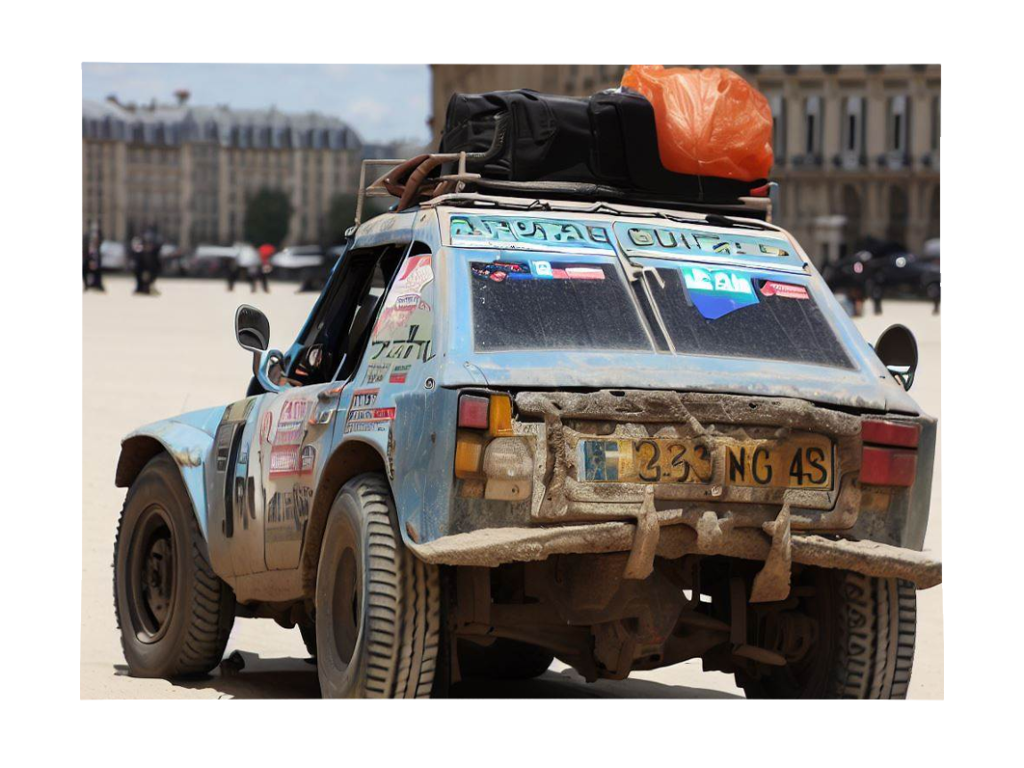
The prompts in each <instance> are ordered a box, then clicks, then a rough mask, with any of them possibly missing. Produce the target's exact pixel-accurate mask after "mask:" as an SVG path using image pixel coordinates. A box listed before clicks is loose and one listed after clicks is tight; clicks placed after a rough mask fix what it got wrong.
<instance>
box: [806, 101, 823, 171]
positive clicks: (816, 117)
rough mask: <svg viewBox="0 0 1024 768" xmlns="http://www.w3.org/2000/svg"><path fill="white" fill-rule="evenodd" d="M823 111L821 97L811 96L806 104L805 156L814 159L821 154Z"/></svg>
mask: <svg viewBox="0 0 1024 768" xmlns="http://www.w3.org/2000/svg"><path fill="white" fill-rule="evenodd" d="M823 111H824V107H823V104H822V102H821V97H820V96H810V97H808V98H807V100H806V101H805V102H804V154H806V155H809V156H812V157H813V156H815V155H820V154H821V129H822V113H823Z"/></svg>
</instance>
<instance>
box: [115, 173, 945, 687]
mask: <svg viewBox="0 0 1024 768" xmlns="http://www.w3.org/2000/svg"><path fill="white" fill-rule="evenodd" d="M435 161H436V162H435ZM442 161H443V162H454V161H453V158H452V157H451V156H446V157H441V158H440V159H438V158H437V157H436V156H431V157H430V158H428V159H427V160H426V163H427V164H430V163H433V164H434V167H435V168H437V167H440V166H439V163H440V162H442ZM423 162H424V161H423V159H422V158H420V159H417V163H416V164H414V165H415V167H422V165H423ZM410 167H412V166H410ZM410 167H407V168H406V169H405V171H404V172H403V173H404V174H405V175H404V176H402V174H399V176H402V178H404V180H405V182H404V183H399V182H396V181H395V176H394V175H392V176H386V177H385V178H383V179H381V180H379V181H378V182H376V183H374V184H372V185H370V186H369V187H368V191H369V193H370V194H381V195H383V194H387V193H388V192H390V193H392V194H395V195H397V196H399V197H400V200H399V202H398V204H397V205H396V206H393V209H392V211H390V212H388V213H385V214H382V215H379V216H377V217H375V218H373V219H371V220H370V221H367V222H365V223H363V224H362V225H360V226H358V227H356V228H355V229H353V230H351V231H350V235H349V238H348V243H347V247H346V249H345V251H344V253H343V255H342V256H341V258H340V259H339V261H338V263H337V265H336V266H335V268H334V270H333V272H332V273H331V276H330V278H329V280H328V282H327V285H326V287H325V288H324V290H323V292H322V294H321V295H320V297H319V299H318V300H317V301H316V303H315V305H314V306H313V308H312V311H311V312H310V315H309V319H308V321H307V322H306V324H305V326H304V327H303V329H302V331H301V333H300V334H299V336H298V338H297V339H295V341H294V343H292V344H291V345H290V346H289V347H288V348H287V350H286V351H284V352H281V351H278V350H276V349H273V348H272V347H271V345H270V324H269V322H268V320H267V319H266V317H264V315H263V314H262V313H261V312H260V311H259V310H257V309H255V308H253V307H248V306H243V307H240V308H239V310H238V313H237V316H236V329H235V330H236V334H237V337H238V341H239V343H240V344H241V345H242V347H244V348H245V349H246V350H248V351H250V352H252V355H253V361H254V376H253V378H252V380H251V384H250V387H249V390H248V392H247V393H243V392H241V391H240V392H239V400H238V401H237V402H234V403H231V404H229V405H227V406H218V407H216V408H209V409H206V410H202V411H197V412H193V413H188V414H185V415H182V416H177V417H174V418H171V419H167V420H165V421H160V422H156V423H154V424H152V425H150V426H147V427H143V428H142V429H139V430H137V431H136V432H133V433H132V434H130V435H128V436H127V437H126V438H125V440H124V443H123V446H122V451H121V456H120V461H119V463H118V467H117V484H118V485H119V486H122V487H126V488H128V489H129V490H128V494H127V499H126V501H125V505H124V511H123V513H122V517H121V523H120V528H119V532H118V538H117V547H116V557H115V592H116V608H117V615H118V618H119V623H120V627H121V632H122V637H123V644H124V653H125V657H126V659H127V661H128V665H129V668H130V670H131V673H132V674H134V675H140V676H156V677H167V678H174V677H178V676H186V675H191V674H198V673H205V672H207V671H209V670H211V669H213V668H214V667H216V666H217V665H218V663H219V662H220V661H221V658H222V654H223V652H224V648H225V643H226V642H227V638H228V634H229V632H230V630H231V626H232V622H233V620H234V618H235V616H245V617H266V618H269V619H273V620H275V621H276V622H277V623H278V624H280V625H282V626H284V627H295V626H298V627H299V629H300V630H301V632H302V636H303V638H304V639H305V641H306V644H307V647H308V649H309V652H310V654H311V655H313V656H315V658H316V663H317V669H318V673H319V679H320V684H321V689H322V692H323V694H324V695H325V696H356V697H360V696H384V697H393V696H394V697H404V696H428V695H431V694H433V695H438V694H443V693H444V692H445V691H446V690H447V688H448V686H449V685H450V684H452V683H453V682H457V681H458V680H460V679H468V678H478V679H479V678H492V679H494V678H505V679H508V678H520V679H522V678H529V677H533V676H536V675H539V674H541V673H542V672H543V671H544V670H545V669H547V668H548V666H549V664H550V663H551V662H552V660H553V658H555V657H557V658H558V659H560V660H562V661H563V662H565V663H566V664H569V665H571V666H572V667H574V668H575V669H577V670H578V671H579V672H580V673H581V674H582V675H583V676H584V677H585V678H586V679H587V680H596V679H599V678H624V677H626V676H627V675H629V673H630V672H631V671H632V670H646V669H654V668H657V667H662V666H667V665H671V664H677V663H679V662H681V661H684V660H687V659H693V658H701V659H702V660H703V664H704V668H705V669H708V670H722V671H725V672H728V673H734V674H735V676H736V679H737V682H738V683H739V685H740V686H742V687H743V688H744V689H745V690H746V692H747V694H748V695H751V696H762V697H808V696H810V697H833V696H845V697H855V698H869V697H870V698H879V697H881V698H890V697H891V698H899V697H904V696H906V693H907V688H908V684H909V680H910V674H911V667H912V662H913V655H914V643H915V633H916V622H915V594H916V593H915V590H916V589H924V588H927V587H931V586H933V585H935V584H937V583H939V582H940V581H941V566H940V564H939V563H938V562H936V561H934V560H933V559H931V558H930V557H928V556H927V555H925V554H924V553H922V551H921V550H922V547H923V543H924V535H925V528H926V524H927V519H928V506H929V497H930V492H931V481H932V462H933V455H934V449H935V434H936V429H935V428H936V423H935V420H934V419H932V418H930V417H928V416H927V415H925V414H924V413H923V412H922V411H921V409H920V407H919V406H918V405H917V404H916V403H915V402H914V400H912V399H911V398H910V396H909V395H908V394H907V392H906V389H908V388H909V385H910V384H911V382H912V380H913V376H914V368H915V366H916V346H915V344H914V341H913V337H912V336H911V335H910V333H909V332H908V331H907V329H905V328H902V327H895V328H893V329H890V331H888V332H887V333H886V334H885V335H884V336H883V337H882V338H881V339H880V340H879V341H878V343H877V344H876V345H875V346H874V348H873V347H872V346H871V345H869V344H868V343H867V342H866V341H865V340H864V339H863V338H862V337H861V336H860V334H859V333H858V332H857V330H856V329H855V327H854V326H853V325H852V324H851V322H850V321H849V319H848V318H847V317H846V314H845V313H844V312H843V310H842V309H841V308H840V306H839V304H838V303H837V302H836V300H835V299H834V298H833V296H832V294H831V293H830V292H829V290H828V288H827V287H826V285H825V283H824V282H823V281H822V279H821V277H820V276H819V274H818V273H817V271H816V270H815V268H814V267H813V266H812V264H811V263H810V262H809V260H808V258H807V256H806V254H805V253H804V252H803V250H802V249H801V247H800V246H799V245H798V244H797V243H796V242H795V240H794V239H793V238H792V237H791V236H790V235H789V234H788V233H787V232H785V231H784V230H782V229H780V228H779V227H777V226H774V225H773V224H771V223H770V215H769V210H770V205H769V203H768V200H767V199H766V198H744V199H740V200H736V201H735V202H734V203H733V204H730V205H724V204H722V205H718V204H715V205H701V204H693V205H688V204H684V203H681V204H677V205H671V206H670V205H655V204H647V205H637V204H630V203H627V202H623V201H621V200H615V199H611V200H610V199H607V198H606V197H601V196H600V191H599V190H593V189H590V188H585V187H579V186H575V187H574V186H572V185H568V186H566V185H563V186H557V185H555V186H545V185H530V184H527V183H521V184H516V183H506V184H504V185H503V186H501V185H494V186H490V187H489V186H487V185H486V184H485V183H483V181H482V180H480V179H478V178H477V177H475V176H474V175H473V174H472V173H470V172H468V171H466V170H465V155H461V156H459V158H458V167H457V168H452V169H451V172H450V173H447V174H446V175H440V176H439V175H437V174H436V173H435V175H434V176H430V175H429V173H428V172H427V171H429V169H427V171H424V173H421V174H420V176H419V177H417V176H416V173H415V172H413V173H412V174H411V175H410V174H409V168H410ZM424 178H426V179H433V182H432V184H433V186H432V193H431V194H422V193H421V192H420V191H417V192H416V194H412V195H410V194H409V190H410V189H412V188H413V187H415V186H416V185H418V184H420V183H421V182H423V180H424ZM499 187H500V188H499ZM417 190H418V188H417ZM467 190H475V191H467ZM556 193H557V194H556ZM243 394H245V396H244V397H242V395H243Z"/></svg>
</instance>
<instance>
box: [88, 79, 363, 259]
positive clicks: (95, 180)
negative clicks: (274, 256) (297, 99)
mask: <svg viewBox="0 0 1024 768" xmlns="http://www.w3.org/2000/svg"><path fill="white" fill-rule="evenodd" d="M362 147H363V145H362V142H361V140H360V138H359V136H358V135H357V134H356V133H355V131H354V130H352V129H351V128H350V127H349V126H347V125H346V124H345V123H344V122H342V121H341V120H339V119H337V118H334V117H327V116H324V115H321V114H318V113H305V114H286V113H282V112H279V111H277V110H274V109H270V110H232V109H229V108H227V107H200V106H190V105H188V103H187V100H186V98H185V97H181V98H179V103H178V104H175V105H173V106H168V105H160V104H156V103H153V104H150V105H145V106H138V105H134V104H131V105H125V104H121V103H119V102H117V101H116V100H115V99H108V100H107V101H105V102H95V101H83V103H82V193H83V194H82V229H83V231H85V230H87V229H88V228H89V227H90V226H91V225H92V223H93V222H98V223H99V224H100V226H101V227H102V229H103V232H104V236H105V237H106V238H108V239H114V240H120V241H125V240H127V239H129V238H130V237H132V236H133V235H134V234H139V233H141V232H142V231H143V230H144V229H145V228H146V227H148V226H150V225H156V226H157V227H158V228H159V230H160V233H161V234H162V235H163V237H164V238H165V239H166V240H168V241H173V242H176V243H177V244H178V245H179V246H180V247H181V248H183V249H185V250H188V249H190V248H193V247H195V246H196V245H198V244H200V243H220V244H228V243H231V242H234V241H236V240H240V239H242V238H243V231H242V230H243V221H244V217H245V207H246V202H247V201H248V200H249V199H250V198H251V197H252V196H253V195H254V194H256V192H258V191H259V190H261V189H264V188H269V189H277V190H283V191H284V192H286V193H287V194H288V196H289V198H290V200H291V206H292V211H293V213H292V219H291V222H290V226H289V230H288V239H287V241H286V244H294V243H316V242H318V241H319V240H321V239H322V238H323V236H324V234H325V227H326V216H327V211H328V208H329V206H330V201H331V198H332V197H333V196H334V195H335V194H339V193H340V194H353V193H354V192H355V189H356V185H357V183H358V177H359V162H360V159H361V157H362Z"/></svg>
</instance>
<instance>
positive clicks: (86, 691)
mask: <svg viewBox="0 0 1024 768" xmlns="http://www.w3.org/2000/svg"><path fill="white" fill-rule="evenodd" d="M160 290H161V291H162V294H163V295H162V296H160V297H155V298H147V297H142V296H132V295H131V284H130V283H129V282H128V281H127V280H124V279H110V280H108V289H107V293H106V294H97V293H92V292H90V293H88V294H86V295H85V296H84V299H83V320H84V327H83V344H84V355H83V359H84V364H83V368H84V370H83V391H82V402H83V446H82V454H83V459H82V461H83V471H82V476H83V481H82V483H83V487H82V639H81V696H82V697H83V698H90V699H92V698H217V697H233V698H292V697H315V696H318V695H319V688H318V685H317V678H316V671H315V668H314V667H313V666H311V665H310V664H308V663H307V662H306V660H305V656H306V654H305V650H304V647H303V644H302V640H301V638H300V637H299V633H298V630H297V629H296V630H290V631H289V630H284V629H281V628H280V627H278V626H277V625H276V624H274V623H273V622H270V621H262V620H255V619H239V620H236V622H235V627H234V630H233V632H232V634H231V639H230V641H229V644H228V653H231V652H232V651H235V650H237V651H239V652H240V653H241V654H242V656H243V657H244V659H245V669H244V670H243V671H242V672H240V673H235V674H224V673H222V672H220V671H217V672H215V673H214V674H213V675H212V676H210V677H209V678H207V679H205V680H202V681H198V682H189V683H185V684H171V683H168V682H165V681H161V680H138V679H133V678H130V677H128V676H127V674H126V667H125V664H124V658H123V657H122V655H121V648H120V642H119V638H118V633H117V629H116V624H115V621H114V613H113V605H112V594H111V592H112V587H111V567H110V565H111V560H112V556H113V542H114V532H115V529H116V525H117V517H118V514H119V512H120V509H121V504H122V502H123V500H124V494H125V492H124V490H123V489H119V488H115V487H114V484H113V479H114V468H115V466H116V463H117V455H118V447H119V443H120V438H121V437H122V436H123V435H124V434H125V433H127V432H129V431H130V430H132V429H134V428H135V427H137V426H140V425H142V424H146V423H148V422H151V421H156V420H158V419H161V418H165V417H167V416H171V415H174V414H177V413H181V412H184V411H188V410H194V409H198V408H203V407H208V406H212V405H219V404H224V403H228V402H231V401H233V400H236V399H238V397H240V396H242V395H243V394H244V391H245V387H246V385H247V382H248V379H249V370H250V369H249V365H250V358H249V356H248V355H247V354H246V353H245V352H243V351H242V350H241V349H240V348H239V347H238V346H237V345H236V344H235V340H234V334H233V331H232V322H233V317H234V311H235V307H236V306H237V305H238V304H239V303H242V302H247V301H251V302H252V303H254V304H257V305H258V306H259V307H260V308H261V309H263V310H264V311H265V312H266V313H267V316H268V317H269V318H270V320H271V323H272V327H273V339H272V341H273V343H274V345H275V346H278V347H284V346H286V345H287V344H288V343H290V341H291V340H292V339H293V338H294V337H295V334H296V332H297V331H298V329H299V326H300V325H301V323H302V321H303V320H304V319H305V317H306V314H307V313H308V311H309V308H310V306H311V305H312V302H313V299H314V298H315V296H314V294H308V293H306V294H296V293H295V292H294V286H290V285H281V284H272V285H271V291H272V293H270V294H269V295H264V294H259V295H257V296H256V297H251V296H250V294H249V289H248V287H247V286H245V285H244V284H243V286H242V287H241V288H239V289H236V291H235V292H234V293H228V292H227V291H226V290H225V287H224V285H223V284H222V283H214V282H182V281H172V280H164V281H162V282H161V284H160ZM857 322H858V325H859V326H860V328H861V331H862V333H864V335H865V336H866V337H867V338H868V339H869V340H871V341H873V340H874V339H876V338H877V337H878V335H879V333H880V332H881V331H882V330H883V329H884V328H885V327H886V326H888V325H889V324H891V323H894V322H902V323H904V324H905V325H907V326H909V327H910V328H911V329H912V330H913V331H914V333H915V334H916V335H917V338H918V343H919V345H920V352H921V366H920V368H919V370H918V375H917V381H916V383H915V386H914V390H913V394H914V396H915V397H916V398H917V400H918V402H920V403H921V404H922V406H924V408H925V409H926V410H927V411H929V412H930V413H932V414H934V415H936V416H939V415H940V412H939V405H940V389H939V355H940V345H939V321H938V318H937V317H933V316H932V315H931V308H930V305H925V304H918V303H889V304H887V305H886V308H885V312H884V314H883V315H881V316H880V317H874V316H869V317H866V318H863V319H861V320H858V321H857ZM940 440H941V432H940ZM940 444H941V442H940ZM940 482H941V474H940V472H939V468H938V467H937V468H936V473H935V486H934V490H933V494H932V499H933V500H932V515H931V525H930V527H929V530H928V537H927V544H926V546H927V548H928V549H930V550H933V551H935V552H936V553H941V543H942V542H941V537H942V530H941V525H940V512H941V506H940V493H939V491H940ZM942 638H943V635H942V588H941V587H937V588H935V589H931V590H928V591H926V592H920V593H918V646H917V656H916V659H915V662H914V674H913V679H912V683H911V697H912V698H921V699H940V698H942V696H943V651H942V643H943V640H942ZM453 693H455V694H456V695H460V696H478V697H536V698H559V697H566V698H575V697H588V698H589V697H611V698H617V697H637V698H730V697H742V695H743V693H742V691H740V690H739V689H738V688H736V686H735V685H734V684H733V681H732V677H731V676H728V675H724V674H721V673H704V672H702V671H701V669H700V662H699V661H692V662H686V663H683V664H679V665H676V666H674V667H670V668H668V669H661V670H657V671H654V672H639V673H634V675H633V676H631V677H630V678H629V679H628V680H625V681H621V682H610V681H601V682H599V683H596V684H592V685H588V684H586V683H585V682H583V680H582V679H581V678H580V677H579V676H578V675H577V674H576V673H575V672H573V671H572V670H571V669H568V668H566V667H564V666H563V665H561V664H559V663H557V662H556V663H555V664H554V665H553V666H552V668H551V669H550V670H549V671H548V672H546V673H545V674H544V675H543V676H542V677H541V678H539V679H538V680H534V681H531V682H528V683H516V684H504V685H498V686H496V685H489V686H473V687H467V686H465V685H463V686H462V687H461V688H459V689H458V690H457V691H453Z"/></svg>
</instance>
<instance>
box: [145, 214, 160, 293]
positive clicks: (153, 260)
mask: <svg viewBox="0 0 1024 768" xmlns="http://www.w3.org/2000/svg"><path fill="white" fill-rule="evenodd" d="M161 244H162V241H161V240H160V232H159V230H158V229H157V228H156V227H155V226H149V227H147V228H146V231H145V232H143V233H142V263H143V278H144V280H145V291H144V293H145V294H147V295H149V296H159V295H160V292H159V291H158V290H157V289H156V278H157V277H158V276H159V274H160V246H161Z"/></svg>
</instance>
